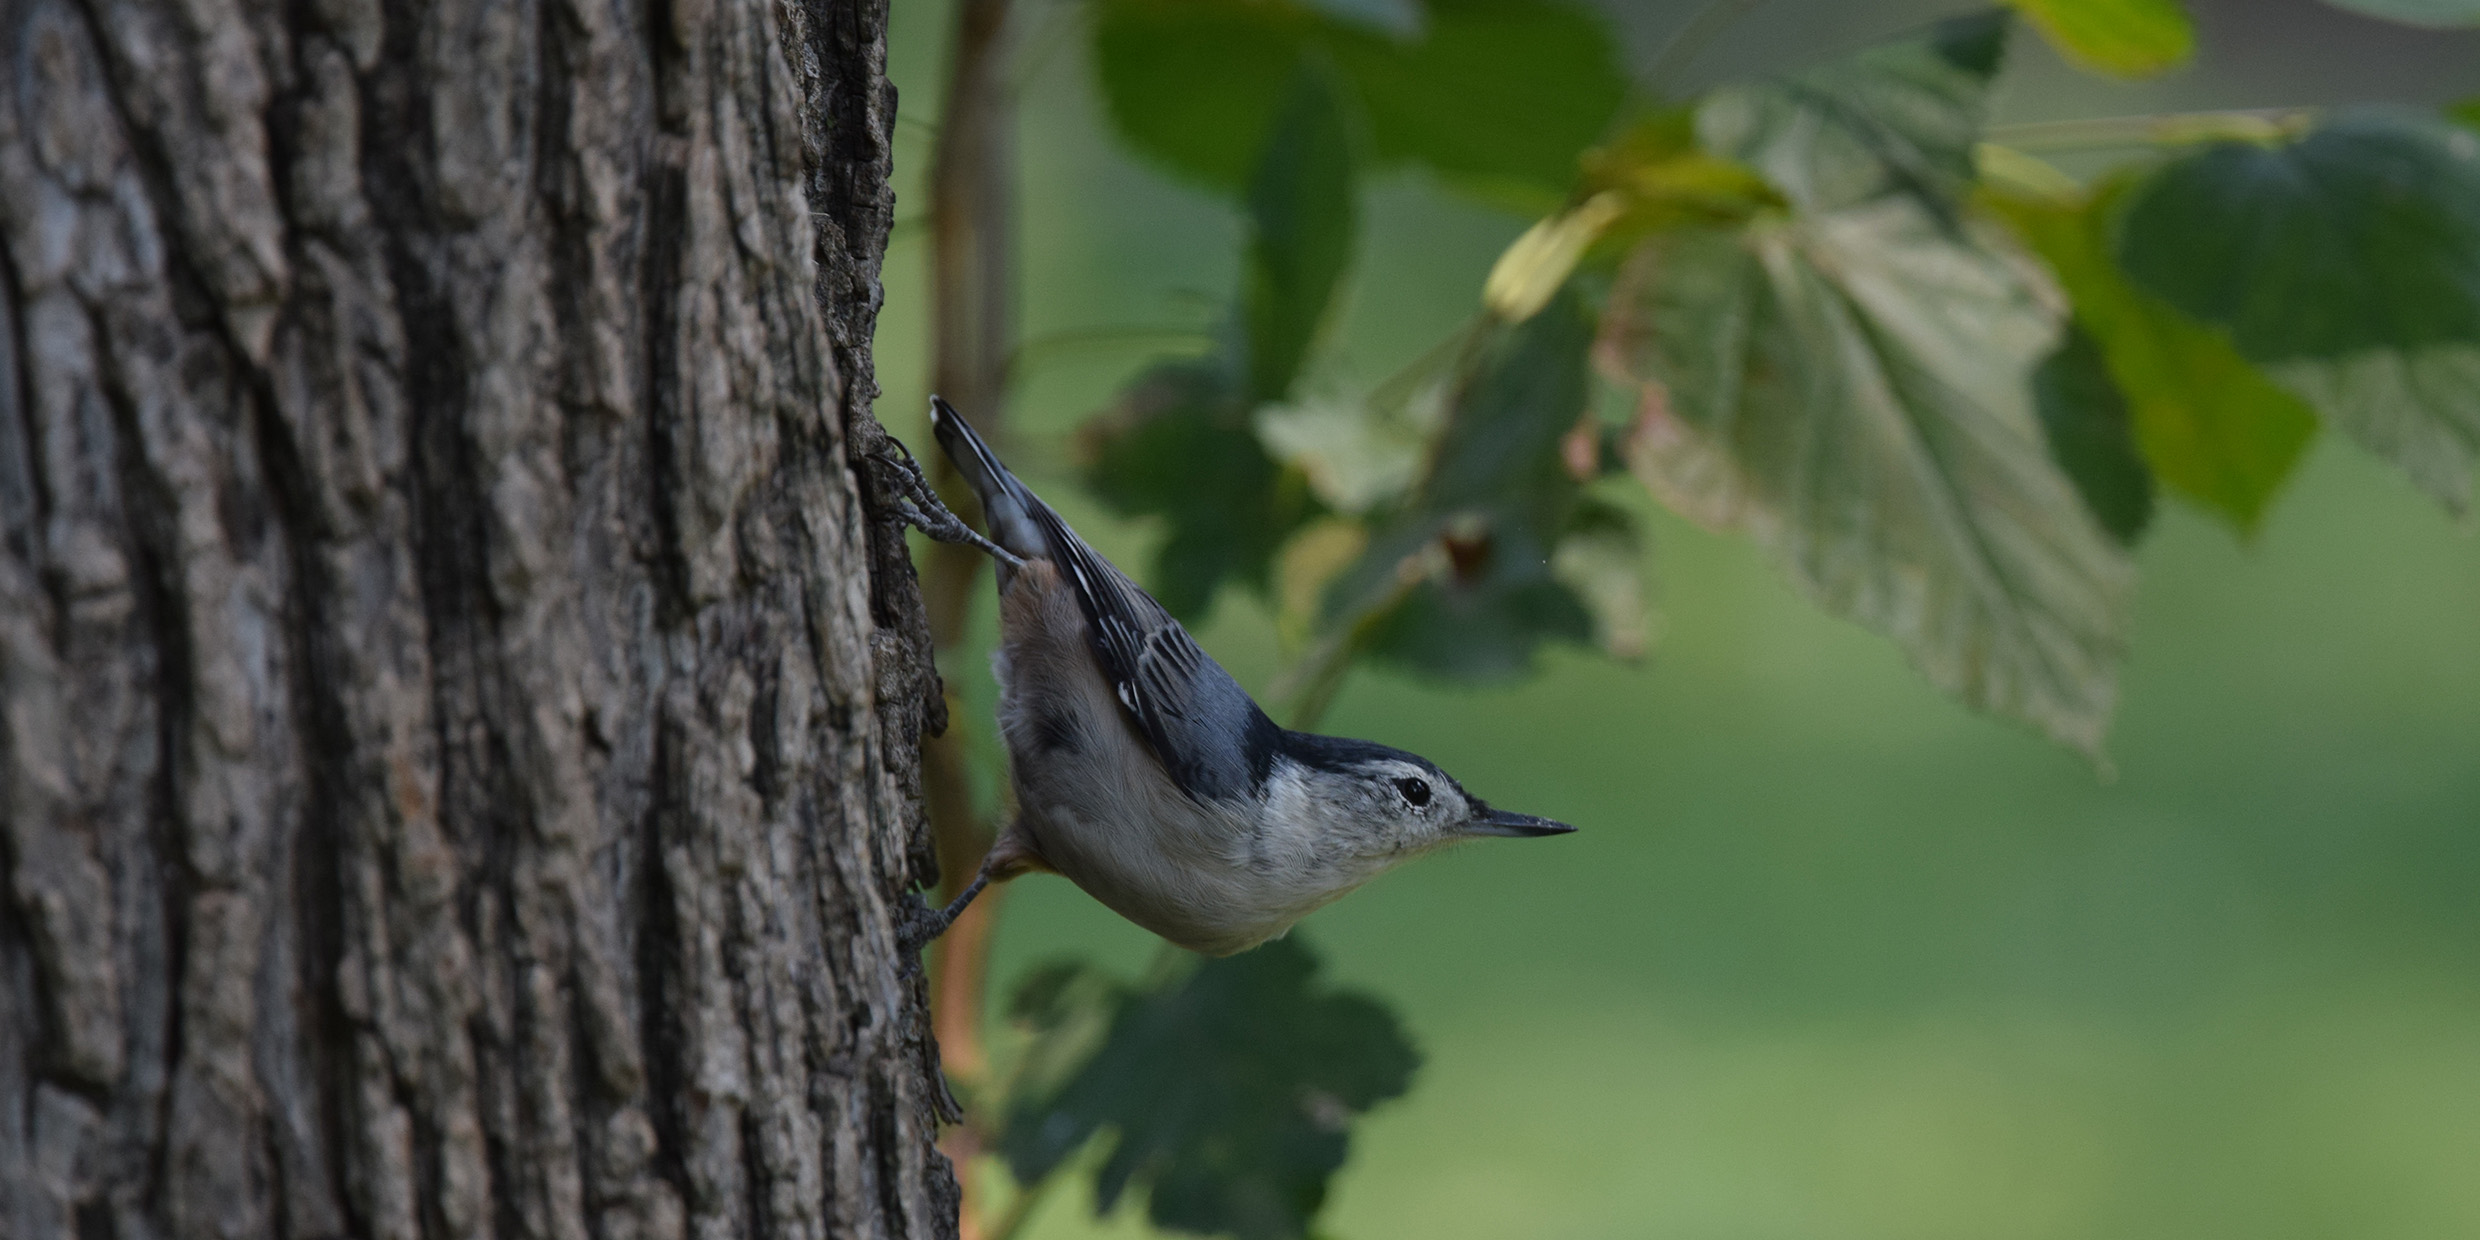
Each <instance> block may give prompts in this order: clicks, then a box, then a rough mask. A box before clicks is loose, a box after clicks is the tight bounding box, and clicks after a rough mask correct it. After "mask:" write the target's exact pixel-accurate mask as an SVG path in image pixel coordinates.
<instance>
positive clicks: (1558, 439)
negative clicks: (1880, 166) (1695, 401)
mask: <svg viewBox="0 0 2480 1240" xmlns="http://www.w3.org/2000/svg"><path fill="white" fill-rule="evenodd" d="M1592 340H1593V327H1592V324H1591V322H1590V320H1589V318H1588V317H1587V315H1586V313H1585V310H1584V307H1583V305H1582V304H1581V302H1580V301H1579V300H1578V298H1577V297H1576V296H1575V295H1574V294H1573V293H1562V294H1560V295H1559V296H1558V297H1555V298H1553V299H1552V300H1551V302H1550V303H1549V305H1548V306H1547V307H1545V308H1544V309H1543V310H1542V311H1541V312H1540V313H1538V314H1536V315H1534V316H1533V317H1532V318H1530V319H1527V320H1525V321H1524V322H1522V323H1520V324H1513V325H1509V324H1505V323H1502V322H1497V321H1489V322H1486V323H1485V324H1484V325H1483V326H1482V327H1481V328H1480V329H1479V330H1478V332H1477V334H1476V336H1475V337H1474V338H1473V340H1472V341H1471V343H1470V344H1469V345H1468V347H1467V348H1466V350H1465V352H1464V354H1463V356H1462V357H1461V358H1460V359H1458V362H1457V365H1456V366H1455V369H1454V370H1453V371H1452V372H1451V374H1450V375H1449V376H1448V378H1447V380H1446V383H1447V387H1446V390H1445V391H1444V392H1443V393H1442V394H1441V396H1442V403H1443V406H1444V408H1445V410H1446V416H1445V424H1444V426H1443V428H1442V429H1441V430H1440V432H1439V438H1438V442H1437V444H1436V445H1435V446H1434V447H1433V448H1432V449H1431V452H1430V455H1429V462H1428V467H1427V469H1426V470H1425V471H1424V473H1423V475H1422V478H1421V481H1420V484H1419V485H1418V487H1417V488H1416V489H1415V490H1414V492H1413V495H1412V496H1411V498H1410V500H1409V501H1408V502H1407V503H1406V504H1405V506H1404V507H1403V509H1402V510H1401V511H1399V512H1397V513H1395V514H1394V515H1393V516H1392V517H1391V518H1389V519H1388V520H1386V521H1385V522H1384V523H1382V524H1381V526H1380V528H1379V530H1378V532H1377V533H1376V534H1375V535H1374V536H1373V537H1372V538H1371V540H1370V545H1369V549H1368V550H1367V551H1366V552H1364V553H1363V555H1362V556H1361V558H1360V560H1359V562H1358V563H1356V564H1355V565H1354V566H1353V567H1352V568H1350V569H1347V570H1346V571H1345V572H1344V573H1342V574H1341V575H1340V576H1339V578H1338V579H1337V582H1336V584H1335V586H1334V587H1333V588H1332V590H1331V592H1330V594H1329V600H1330V602H1329V610H1330V614H1331V615H1332V616H1334V617H1336V622H1337V623H1340V624H1343V625H1346V626H1348V627H1360V626H1363V625H1366V628H1365V629H1364V630H1363V638H1364V649H1366V650H1367V651H1368V652H1369V654H1371V655H1372V656H1373V657H1375V658H1378V659H1381V660H1384V661H1388V662H1392V663H1395V664H1398V665H1400V666H1403V667H1406V668H1409V669H1410V670H1413V671H1417V672H1421V673H1424V674H1427V675H1433V676H1442V677H1449V678H1454V679H1461V680H1487V679H1498V678H1503V677H1507V676H1512V675H1515V674H1517V673H1520V672H1522V671H1524V670H1526V669H1527V668H1529V667H1530V666H1531V662H1532V658H1533V654H1534V652H1535V650H1536V649H1537V648H1538V647H1539V646H1540V645H1541V643H1542V642H1544V641H1546V640H1553V639H1556V640H1565V641H1573V642H1587V641H1591V640H1592V639H1593V636H1594V623H1593V618H1592V615H1591V614H1590V613H1589V612H1588V611H1587V610H1586V608H1585V605H1584V603H1583V601H1582V600H1580V599H1578V598H1577V597H1576V595H1575V592H1574V591H1573V590H1572V589H1570V588H1569V587H1568V586H1567V585H1566V584H1564V583H1563V582H1561V581H1560V580H1559V579H1558V578H1557V577H1556V576H1555V575H1554V574H1553V572H1552V562H1553V558H1554V555H1555V552H1556V549H1557V547H1558V544H1559V541H1560V538H1561V537H1562V536H1563V535H1564V534H1565V533H1566V531H1567V530H1568V529H1569V519H1570V516H1571V514H1572V512H1573V511H1574V508H1575V505H1576V501H1577V498H1578V495H1579V493H1580V489H1581V486H1580V483H1579V482H1578V481H1577V479H1576V477H1575V475H1574V474H1573V473H1571V472H1570V471H1569V469H1568V466H1567V464H1566V461H1565V457H1564V455H1563V453H1562V451H1561V444H1562V441H1563V440H1564V439H1565V437H1566V436H1567V434H1568V433H1569V432H1570V431H1572V430H1573V429H1575V427H1576V425H1577V423H1578V421H1579V420H1580V419H1581V418H1582V417H1583V416H1584V415H1585V413H1586V409H1587V401H1588V399H1589V396H1590V393H1589V392H1588V390H1587V382H1588V375H1587V365H1586V351H1587V349H1588V348H1589V347H1590V346H1591V344H1592Z"/></svg>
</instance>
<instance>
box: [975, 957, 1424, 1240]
mask: <svg viewBox="0 0 2480 1240" xmlns="http://www.w3.org/2000/svg"><path fill="white" fill-rule="evenodd" d="M1317 968H1318V963H1317V959H1316V957H1314V956H1313V955H1311V954H1310V952H1309V950H1308V949H1307V948H1306V947H1305V946H1303V945H1302V944H1301V942H1300V940H1299V939H1297V938H1291V939H1278V940H1276V941H1274V942H1272V943H1268V944H1266V945H1265V946H1263V947H1260V948H1258V949H1256V950H1254V951H1250V952H1245V953H1242V954H1240V955H1238V956H1232V957H1229V958H1226V959H1222V960H1209V961H1205V962H1203V963H1202V964H1200V965H1198V966H1197V967H1196V968H1195V969H1194V970H1193V971H1190V972H1187V973H1186V974H1185V975H1182V976H1176V977H1173V978H1172V979H1170V980H1169V981H1168V982H1167V983H1165V984H1164V985H1162V986H1161V987H1159V988H1157V989H1154V990H1151V991H1147V992H1143V993H1129V994H1125V995H1124V997H1123V999H1122V1000H1121V1004H1120V1006H1119V1008H1118V1010H1117V1013H1116V1015H1115V1016H1114V1017H1113V1019H1112V1020H1111V1024H1110V1031H1109V1034H1108V1036H1107V1037H1106V1038H1105V1039H1104V1040H1103V1041H1102V1043H1101V1045H1100V1046H1099V1047H1098V1048H1097V1049H1096V1050H1095V1051H1094V1052H1093V1054H1092V1056H1091V1057H1090V1058H1088V1059H1086V1060H1085V1061H1084V1062H1083V1064H1082V1065H1081V1066H1080V1067H1078V1068H1077V1069H1076V1070H1074V1071H1073V1072H1071V1073H1069V1074H1067V1075H1066V1076H1065V1077H1064V1078H1063V1079H1061V1080H1059V1081H1057V1082H1056V1083H1055V1084H1052V1085H1050V1086H1048V1087H1045V1088H1038V1089H1029V1090H1027V1091H1025V1092H1024V1093H1023V1094H1021V1095H1020V1096H1018V1097H1016V1098H1014V1099H1013V1100H1012V1102H1011V1105H1010V1106H1009V1109H1008V1117H1007V1125H1006V1129H1005V1131H1004V1132H1003V1134H1002V1135H1001V1138H1000V1149H1001V1153H1002V1154H1003V1155H1004V1156H1005V1157H1006V1158H1007V1161H1008V1166H1009V1169H1010V1170H1011V1171H1012V1172H1013V1173H1014V1175H1015V1176H1016V1178H1017V1180H1018V1182H1020V1183H1028V1184H1029V1183H1032V1182H1034V1181H1036V1180H1039V1179H1040V1178H1042V1177H1043V1176H1045V1175H1048V1174H1050V1173H1051V1172H1053V1171H1055V1170H1057V1169H1058V1168H1059V1166H1060V1165H1061V1164H1062V1163H1064V1162H1065V1161H1066V1160H1067V1159H1068V1158H1069V1157H1070V1156H1071V1155H1073V1154H1074V1153H1075V1152H1076V1151H1077V1150H1078V1149H1080V1148H1081V1147H1083V1146H1084V1145H1085V1144H1086V1142H1088V1141H1089V1140H1092V1139H1093V1138H1095V1137H1096V1136H1097V1135H1100V1134H1105V1133H1108V1134H1111V1138H1110V1139H1111V1149H1110V1154H1109V1156H1108V1157H1107V1158H1106V1159H1105V1160H1104V1161H1103V1164H1102V1167H1101V1170H1100V1171H1099V1172H1098V1173H1097V1174H1096V1176H1095V1184H1094V1198H1095V1213H1096V1214H1098V1215H1099V1214H1107V1213H1109V1212H1110V1211H1111V1210H1112V1209H1113V1208H1114V1207H1115V1206H1116V1205H1117V1204H1118V1202H1119V1199H1120V1197H1121V1196H1122V1195H1123V1194H1124V1193H1125V1192H1126V1191H1127V1190H1128V1189H1129V1188H1130V1187H1132V1186H1142V1187H1144V1188H1145V1189H1146V1190H1147V1198H1148V1199H1147V1210H1146V1213H1147V1216H1148V1218H1149V1219H1150V1220H1151V1221H1152V1222H1153V1223H1154V1225H1155V1226H1157V1227H1162V1228H1167V1229H1173V1230H1179V1231H1187V1232H1196V1233H1201V1234H1207V1235H1228V1236H1234V1237H1238V1238H1239V1240H1297V1238H1299V1237H1303V1236H1305V1235H1307V1234H1308V1231H1309V1224H1310V1221H1311V1220H1312V1219H1313V1218H1314V1217H1315V1215H1316V1213H1317V1211H1318V1208H1319V1207H1320V1206H1321V1205H1322V1204H1323V1203H1324V1201H1325V1197H1326V1184H1327V1180H1328V1179H1329V1178H1330V1177H1331V1176H1332V1175H1333V1174H1334V1172H1335V1170H1336V1169H1337V1168H1339V1167H1341V1166H1342V1165H1343V1161H1344V1156H1345V1153H1346V1148H1347V1127H1348V1125H1349V1123H1350V1121H1351V1119H1352V1117H1353V1116H1356V1115H1358V1114H1361V1113H1363V1112H1366V1111H1367V1110H1369V1109H1370V1108H1371V1107H1374V1106H1376V1105H1377V1104H1378V1103H1380V1102H1384V1101H1386V1100H1388V1099H1390V1098H1394V1097H1398V1096H1400V1095H1401V1094H1402V1093H1403V1092H1404V1090H1405V1089H1406V1088H1408V1087H1409V1086H1410V1084H1411V1081H1412V1073H1413V1070H1414V1069H1415V1068H1416V1067H1417V1066H1418V1065H1419V1063H1420V1057H1419V1055H1418V1054H1417V1053H1416V1052H1415V1051H1414V1050H1413V1049H1412V1046H1411V1044H1410V1043H1409V1041H1407V1040H1406V1038H1405V1036H1404V1033H1403V1030H1402V1028H1401V1026H1399V1025H1398V1024H1397V1023H1396V1020H1395V1018H1394V1016H1393V1014H1392V1013H1390V1012H1388V1011H1387V1009H1386V1008H1385V1007H1384V1006H1382V1005H1380V1004H1379V1003H1378V1002H1377V1001H1375V1000H1373V999H1370V998H1367V997H1365V996H1362V995H1357V994H1350V993H1338V992H1335V991H1330V990H1326V989H1323V988H1320V987H1317V986H1316V985H1314V977H1315V974H1316V972H1317Z"/></svg>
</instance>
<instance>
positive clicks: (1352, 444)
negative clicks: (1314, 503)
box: [1256, 397, 1428, 515]
mask: <svg viewBox="0 0 2480 1240" xmlns="http://www.w3.org/2000/svg"><path fill="white" fill-rule="evenodd" d="M1256 422H1257V437H1258V439H1259V440H1261V441H1262V442H1264V444H1265V445H1266V448H1267V450H1268V451H1270V452H1272V453H1273V454H1274V455H1275V457H1276V458H1277V459H1279V460H1282V461H1283V462H1285V463H1286V464H1289V465H1291V466H1293V467H1294V468H1297V469H1299V470H1300V471H1301V473H1302V474H1304V475H1306V476H1307V477H1308V479H1309V487H1310V489H1311V490H1313V491H1315V492H1317V497H1318V498H1319V499H1320V500H1323V501H1325V503H1326V506H1327V507H1329V508H1332V509H1334V510H1335V511H1337V512H1341V513H1351V514H1354V515H1357V514H1360V513H1364V512H1368V511H1369V510H1370V509H1372V508H1376V507H1377V506H1379V505H1381V504H1386V503H1391V502H1393V501H1394V500H1396V499H1398V498H1400V497H1401V496H1402V495H1403V494H1404V492H1405V491H1407V490H1409V489H1411V487H1412V483H1413V480H1414V479H1415V478H1417V477H1418V476H1419V475H1420V472H1421V456H1422V453H1423V452H1424V451H1425V450H1426V449H1427V447H1428V437H1427V435H1426V434H1425V432H1424V428H1423V427H1422V426H1421V425H1419V424H1417V423H1415V422H1414V421H1413V420H1411V419H1409V418H1403V417H1388V416H1386V415H1385V412H1384V411H1381V410H1375V409H1371V408H1370V407H1368V406H1367V405H1365V404H1363V403H1362V402H1360V401H1356V400H1344V399H1340V398H1335V397H1312V398H1309V399H1306V400H1302V401H1297V402H1294V403H1292V404H1288V405H1267V406H1265V407H1263V408H1261V409H1259V410H1258V411H1257V418H1256Z"/></svg>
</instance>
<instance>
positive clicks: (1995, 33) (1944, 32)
mask: <svg viewBox="0 0 2480 1240" xmlns="http://www.w3.org/2000/svg"><path fill="white" fill-rule="evenodd" d="M2006 31H2007V18H2006V11H2005V10H2003V9H1993V10H1990V11H1989V12H1987V13H1982V14H1975V15H1973V16H1969V17H1959V18H1955V19H1952V20H1950V21H1947V22H1943V23H1940V24H1939V25H1938V26H1936V27H1935V28H1933V29H1932V30H1931V32H1930V33H1929V34H1928V35H1926V36H1924V37H1922V38H1919V39H1913V40H1908V41H1905V42H1899V43H1892V44H1888V45H1886V46H1883V47H1876V48H1871V49H1869V50H1868V51H1866V52H1862V53H1861V54H1859V55H1857V56H1854V57H1851V58H1849V59H1847V60H1842V61H1837V62H1835V63H1833V64H1830V65H1825V66H1823V67H1820V68H1817V69H1814V70H1811V71H1809V72H1807V73H1804V74H1801V75H1799V76H1797V77H1793V78H1788V79H1784V80H1781V81H1775V82H1765V83H1759V84H1755V85H1748V86H1726V87H1724V88H1722V89H1720V90H1717V91H1715V92H1714V93H1713V95H1712V96H1711V97H1710V98H1708V99H1707V100H1706V102H1705V104H1704V106H1703V107H1702V108H1700V109H1699V110H1698V112H1697V133H1698V136H1699V137H1700V138H1702V139H1703V141H1704V143H1705V146H1706V148H1707V149H1708V150H1711V151H1712V152H1714V153H1715V154H1717V155H1722V156H1726V157H1728V158H1731V159H1736V160H1739V161H1740V162H1742V163H1745V164H1747V165H1749V166H1750V167H1753V168H1755V169H1756V170H1757V171H1758V172H1760V173H1762V174H1764V176H1765V179H1766V180H1768V181H1770V182H1772V183H1773V185H1774V187H1775V188H1776V189H1779V190H1781V191H1782V193H1783V196H1784V197H1786V198H1788V199H1790V200H1791V202H1792V203H1793V204H1794V205H1796V206H1798V207H1799V208H1801V209H1802V210H1808V211H1830V210H1834V209H1836V208H1838V207H1846V206H1851V205H1853V204H1855V203H1860V202H1865V201H1867V200H1869V199H1871V198H1875V197H1878V196H1880V195H1883V194H1904V195H1908V196H1910V197H1913V198H1915V199H1917V200H1919V201H1921V202H1922V203H1925V204H1927V205H1928V206H1929V207H1930V209H1931V210H1932V211H1936V212H1943V211H1945V210H1946V209H1947V208H1948V207H1949V206H1951V205H1952V204H1954V203H1955V202H1958V201H1960V200H1961V199H1962V197H1963V196H1964V195H1965V194H1966V193H1967V192H1969V191H1970V189H1971V187H1972V184H1973V180H1974V176H1975V168H1974V161H1973V149H1974V147H1975V146H1976V145H1977V144H1978V143H1979V141H1980V133H1981V123H1982V119H1983V116H1984V114H1985V113H1986V112H1987V110H1988V108H1987V104H1988V94H1989V82H1990V79H1991V78H1992V77H1993V76H1994V75H1995V74H1996V73H1997V69H1998V62H1999V59H2000V57H2001V54H2002V53H2003V51H2004V50H2005V46H2006Z"/></svg>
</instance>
